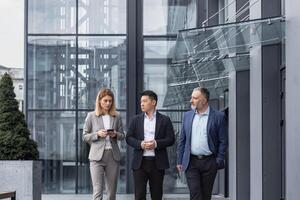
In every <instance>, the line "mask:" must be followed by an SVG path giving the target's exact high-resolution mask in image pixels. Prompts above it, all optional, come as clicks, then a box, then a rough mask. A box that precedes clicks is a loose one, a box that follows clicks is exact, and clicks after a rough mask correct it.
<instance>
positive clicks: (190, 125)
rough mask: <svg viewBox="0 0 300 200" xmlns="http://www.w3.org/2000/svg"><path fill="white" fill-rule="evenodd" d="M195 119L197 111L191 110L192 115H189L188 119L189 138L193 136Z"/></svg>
mask: <svg viewBox="0 0 300 200" xmlns="http://www.w3.org/2000/svg"><path fill="white" fill-rule="evenodd" d="M194 117H195V110H191V111H190V114H189V118H188V126H189V131H188V136H189V137H190V136H191V135H192V129H193V120H194Z"/></svg>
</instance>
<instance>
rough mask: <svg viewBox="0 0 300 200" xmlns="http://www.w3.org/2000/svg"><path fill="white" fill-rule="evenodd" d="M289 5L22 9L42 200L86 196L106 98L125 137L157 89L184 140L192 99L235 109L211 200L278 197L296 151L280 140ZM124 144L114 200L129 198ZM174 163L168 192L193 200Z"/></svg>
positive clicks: (29, 113)
mask: <svg viewBox="0 0 300 200" xmlns="http://www.w3.org/2000/svg"><path fill="white" fill-rule="evenodd" d="M284 6H285V1H284V0H232V1H231V0H26V5H25V13H26V14H25V16H26V17H25V27H26V29H25V36H26V70H25V72H26V73H25V80H26V82H25V83H26V84H25V85H26V87H25V88H26V92H25V94H26V98H25V112H26V117H27V122H28V125H29V128H30V130H31V132H32V136H33V138H34V139H35V140H36V141H37V142H38V144H39V151H40V159H41V160H42V162H43V173H42V181H43V192H44V193H76V194H81V193H90V192H91V190H92V188H91V180H90V172H89V162H88V152H89V146H88V145H87V144H85V143H83V142H82V139H81V136H82V128H83V123H84V119H85V117H86V115H87V113H88V112H90V111H93V109H94V104H95V98H96V94H97V92H98V91H99V89H100V88H103V87H108V88H111V89H112V90H113V92H114V93H115V96H116V104H117V109H118V111H119V112H120V113H121V116H122V119H123V123H124V124H125V127H126V126H127V124H128V121H129V120H130V118H131V117H132V116H134V115H135V114H137V113H139V112H140V109H139V98H140V96H139V94H140V92H142V91H143V90H144V89H151V90H154V91H155V92H156V93H157V94H158V98H159V100H158V111H160V112H161V113H164V114H166V115H168V116H170V118H171V120H172V122H173V126H174V129H175V134H176V137H177V138H178V136H179V132H180V129H181V121H182V115H183V113H184V112H185V111H187V110H189V108H190V105H189V98H190V94H191V91H192V89H193V88H195V87H197V86H200V85H201V86H205V87H207V88H208V89H209V90H210V92H211V101H210V103H211V106H212V107H214V108H215V109H218V110H223V109H224V108H229V109H225V111H228V110H229V113H228V112H227V114H228V116H229V117H228V124H229V126H228V127H229V149H228V155H227V162H226V163H227V165H228V166H227V167H226V168H225V170H221V171H220V172H219V173H218V176H217V178H216V181H215V185H214V190H213V193H214V194H220V195H221V196H224V197H228V196H229V197H230V198H232V199H239V200H240V199H243V200H248V199H249V200H250V198H251V199H255V200H262V199H279V198H283V197H284V196H285V194H286V179H285V174H286V173H288V172H287V171H286V159H288V158H287V157H286V149H288V145H286V141H292V140H289V138H288V137H286V132H285V129H286V127H285V99H288V100H289V101H291V100H290V99H289V98H288V97H287V98H285V88H286V87H285V80H286V67H285V64H286V58H285V57H286V55H285V52H286V47H285V45H286V44H285V17H284V16H285V7H284ZM289 9H290V10H293V9H292V8H291V6H289ZM287 30H288V29H287ZM291 38H293V37H291ZM294 39H296V38H294ZM287 49H288V48H287ZM289 51H291V50H289ZM295 71H296V70H295ZM292 74H295V73H294V72H293V73H291V72H290V73H289V76H291V75H292ZM119 145H120V147H121V151H122V155H123V156H122V160H121V169H120V177H119V182H118V193H132V192H133V180H132V174H131V169H130V164H131V163H130V161H131V159H132V151H131V149H130V148H128V147H127V145H126V143H125V141H122V142H120V144H119ZM288 150H289V149H288ZM168 153H169V158H170V165H171V168H170V169H168V170H167V171H166V176H165V180H164V192H165V193H187V192H188V190H187V185H186V180H185V178H184V175H183V174H178V173H177V171H176V169H175V167H176V144H175V145H174V146H172V147H170V148H169V149H168ZM250 194H251V195H250Z"/></svg>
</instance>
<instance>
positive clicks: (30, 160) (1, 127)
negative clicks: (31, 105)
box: [0, 73, 41, 200]
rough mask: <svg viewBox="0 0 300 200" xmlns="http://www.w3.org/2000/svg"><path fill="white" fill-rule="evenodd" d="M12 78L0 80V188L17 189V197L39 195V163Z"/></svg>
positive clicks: (32, 198) (35, 197) (29, 198)
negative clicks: (20, 109)
mask: <svg viewBox="0 0 300 200" xmlns="http://www.w3.org/2000/svg"><path fill="white" fill-rule="evenodd" d="M15 97H16V95H15V93H14V87H13V81H12V79H11V77H10V76H9V74H7V73H5V74H4V75H3V77H2V78H1V80H0V176H1V178H0V192H5V191H16V196H17V199H26V200H40V199H41V163H40V161H37V159H38V154H39V153H38V149H37V143H36V142H35V141H34V140H32V139H31V138H30V131H29V129H28V128H27V123H26V121H25V116H24V114H23V113H22V112H21V111H19V106H18V101H17V100H16V99H15Z"/></svg>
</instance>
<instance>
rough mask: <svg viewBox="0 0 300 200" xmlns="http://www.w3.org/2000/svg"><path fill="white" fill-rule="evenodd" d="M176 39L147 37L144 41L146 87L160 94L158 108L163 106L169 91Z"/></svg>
mask: <svg viewBox="0 0 300 200" xmlns="http://www.w3.org/2000/svg"><path fill="white" fill-rule="evenodd" d="M174 47H175V41H174V40H171V39H170V40H166V39H152V38H147V39H146V40H145V42H144V89H150V90H153V91H155V92H156V93H157V95H158V104H157V106H158V109H160V108H163V100H164V98H165V95H166V93H167V87H168V74H169V70H168V69H169V67H170V64H171V61H172V56H173V52H174Z"/></svg>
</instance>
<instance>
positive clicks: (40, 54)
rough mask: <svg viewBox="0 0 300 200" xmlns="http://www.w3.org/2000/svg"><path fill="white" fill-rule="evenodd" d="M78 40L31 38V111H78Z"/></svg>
mask: <svg viewBox="0 0 300 200" xmlns="http://www.w3.org/2000/svg"><path fill="white" fill-rule="evenodd" d="M75 61H76V47H75V38H74V37H29V38H28V79H27V80H28V86H27V87H28V100H29V101H28V106H29V108H48V109H68V108H75V107H76V106H75V103H76V102H75V94H76V92H75V90H76V79H75V75H76V65H75V64H76V62H75Z"/></svg>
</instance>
